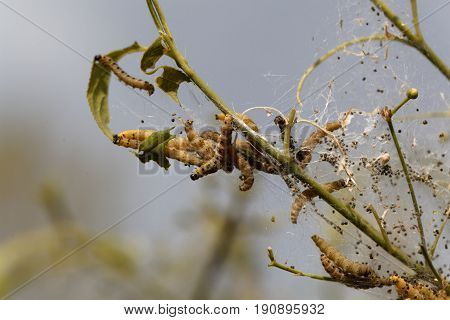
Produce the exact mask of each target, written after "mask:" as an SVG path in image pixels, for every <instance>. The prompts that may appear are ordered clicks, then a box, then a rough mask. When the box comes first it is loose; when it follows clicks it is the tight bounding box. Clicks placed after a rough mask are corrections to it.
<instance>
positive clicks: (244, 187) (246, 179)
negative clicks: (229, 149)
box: [236, 154, 255, 191]
mask: <svg viewBox="0 0 450 320" xmlns="http://www.w3.org/2000/svg"><path fill="white" fill-rule="evenodd" d="M236 167H237V168H238V169H239V170H241V172H242V183H241V185H240V186H239V189H240V190H241V191H248V190H250V189H251V188H252V186H253V182H254V181H255V178H254V176H253V168H252V166H251V165H250V163H249V162H248V161H247V160H245V158H244V157H243V156H241V155H239V154H237V155H236Z"/></svg>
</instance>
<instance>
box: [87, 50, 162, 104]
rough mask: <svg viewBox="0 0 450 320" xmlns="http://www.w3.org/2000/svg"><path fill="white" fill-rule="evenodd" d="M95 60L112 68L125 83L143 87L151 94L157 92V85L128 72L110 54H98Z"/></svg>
mask: <svg viewBox="0 0 450 320" xmlns="http://www.w3.org/2000/svg"><path fill="white" fill-rule="evenodd" d="M95 61H97V62H99V63H101V64H102V65H103V66H104V67H105V68H107V69H109V70H111V71H112V72H113V73H114V74H115V75H116V77H117V78H118V79H119V80H120V81H122V82H123V83H125V84H127V85H129V86H130V87H133V88H135V89H141V90H145V91H147V92H148V94H149V95H150V96H151V95H152V94H153V92H155V87H154V86H153V85H152V84H151V83H149V82H148V81H145V80H141V79H136V78H134V77H132V76H130V75H129V74H128V73H126V72H125V71H124V70H123V69H122V68H121V67H119V65H118V64H117V63H116V62H115V61H114V60H113V59H112V58H111V57H109V56H102V55H96V56H95Z"/></svg>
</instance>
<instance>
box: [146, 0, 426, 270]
mask: <svg viewBox="0 0 450 320" xmlns="http://www.w3.org/2000/svg"><path fill="white" fill-rule="evenodd" d="M149 1H150V2H151V3H157V0H149ZM159 18H161V15H160V16H159ZM163 25H165V23H163ZM161 36H162V37H163V38H164V41H165V42H166V44H167V46H168V48H169V50H170V51H171V57H173V59H174V60H175V61H176V63H177V65H178V66H179V67H180V68H181V69H182V70H183V71H184V73H185V74H186V75H187V76H188V77H189V78H190V79H191V80H192V81H193V82H194V83H195V84H196V85H197V87H198V88H199V89H200V90H201V91H202V92H203V93H204V94H205V95H206V96H207V97H208V98H209V99H210V100H211V102H212V103H213V104H214V105H215V106H216V107H217V108H218V109H219V110H220V111H221V112H222V113H224V114H230V115H231V116H232V117H233V121H234V124H235V125H236V126H237V128H238V129H239V130H240V131H241V132H242V133H244V134H245V136H246V137H247V139H249V140H251V141H252V143H253V144H254V145H255V147H256V148H257V149H259V150H262V151H263V152H264V153H265V154H266V155H268V156H270V157H272V158H273V159H274V160H276V161H278V163H280V165H281V166H282V167H284V168H286V170H288V171H289V172H291V173H292V174H293V175H294V176H295V177H297V178H298V179H299V180H300V181H302V182H304V183H306V184H308V185H310V186H311V187H312V188H313V189H314V190H315V191H316V192H317V194H318V196H319V197H321V198H322V199H323V200H324V201H325V202H327V203H328V204H329V205H330V206H331V207H333V208H334V209H335V210H336V211H337V212H339V213H340V214H341V215H342V216H344V217H345V218H346V219H347V220H349V221H350V222H351V223H352V224H353V225H355V226H356V227H357V228H358V229H359V230H361V231H362V232H363V233H365V234H366V235H367V236H368V237H369V238H371V239H372V240H373V241H374V242H375V243H377V244H378V245H379V246H380V247H382V248H383V249H384V250H386V251H387V252H388V253H389V254H390V255H392V256H393V257H395V258H397V259H398V260H399V261H401V262H402V263H404V264H405V265H407V266H409V267H410V268H412V269H414V270H416V271H417V272H418V273H421V274H427V273H428V272H427V270H425V269H424V268H423V267H422V266H421V265H420V264H417V263H415V262H414V261H413V260H412V259H411V258H409V257H408V256H407V255H406V254H405V253H404V252H403V251H402V250H401V249H400V248H398V247H395V246H389V245H387V244H386V243H385V241H384V239H383V236H382V235H381V234H380V233H379V232H378V231H377V230H376V229H375V228H374V227H372V226H371V225H370V223H369V222H368V221H367V220H365V219H364V218H363V217H362V215H361V214H359V213H358V212H356V211H355V210H354V209H352V208H350V207H347V206H346V205H345V204H344V203H343V202H342V201H341V200H339V199H338V198H336V197H334V196H333V195H332V194H331V193H330V192H328V191H327V190H326V189H325V188H324V187H323V186H322V185H321V184H320V183H319V182H317V181H316V180H314V179H313V178H312V177H310V176H309V175H307V174H306V173H305V172H304V171H303V169H302V168H301V167H300V166H299V165H298V163H297V162H296V161H295V160H294V159H292V157H290V156H286V155H285V154H284V153H283V152H281V151H280V150H279V149H277V148H275V147H274V146H273V145H272V144H271V143H270V142H268V141H267V140H266V139H265V138H264V137H263V136H261V135H259V134H258V133H257V132H255V131H253V130H252V129H251V128H250V127H249V126H247V125H246V124H245V123H244V122H243V121H242V120H241V119H239V117H238V115H237V114H236V112H234V111H233V109H231V108H230V107H229V106H228V105H227V104H226V103H225V102H224V101H223V100H222V99H221V98H220V97H219V96H218V95H217V94H216V93H215V92H214V91H213V90H212V89H211V88H210V87H209V86H208V84H207V83H206V82H205V81H204V80H203V79H202V78H201V77H200V76H198V74H197V73H196V72H195V71H194V70H193V69H192V68H191V67H190V66H189V64H188V62H187V61H186V59H185V58H184V56H183V55H182V53H181V52H180V51H179V50H178V48H177V47H176V45H175V43H174V41H173V40H172V39H171V38H169V37H167V36H164V35H161Z"/></svg>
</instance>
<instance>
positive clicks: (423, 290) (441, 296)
mask: <svg viewBox="0 0 450 320" xmlns="http://www.w3.org/2000/svg"><path fill="white" fill-rule="evenodd" d="M389 280H390V281H391V282H392V283H393V284H394V285H395V289H396V291H397V295H398V298H399V299H403V300H449V299H450V297H449V296H448V295H447V293H446V292H445V290H444V289H441V290H435V289H432V288H429V287H427V286H426V285H424V284H421V283H410V282H408V281H407V280H405V279H403V278H402V277H399V276H396V275H394V276H390V277H389Z"/></svg>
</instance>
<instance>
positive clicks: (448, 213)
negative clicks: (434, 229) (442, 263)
mask: <svg viewBox="0 0 450 320" xmlns="http://www.w3.org/2000/svg"><path fill="white" fill-rule="evenodd" d="M444 216H445V217H444V221H442V224H441V227H440V228H439V231H438V233H437V234H436V237H435V238H434V241H433V244H432V245H431V247H430V250H429V252H430V257H431V258H432V259H433V257H434V252H435V251H436V247H437V245H438V242H439V239H440V238H441V234H442V232H443V231H444V227H445V225H446V223H447V221H448V220H449V218H450V205H449V206H448V207H447V210H445V213H444Z"/></svg>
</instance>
